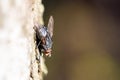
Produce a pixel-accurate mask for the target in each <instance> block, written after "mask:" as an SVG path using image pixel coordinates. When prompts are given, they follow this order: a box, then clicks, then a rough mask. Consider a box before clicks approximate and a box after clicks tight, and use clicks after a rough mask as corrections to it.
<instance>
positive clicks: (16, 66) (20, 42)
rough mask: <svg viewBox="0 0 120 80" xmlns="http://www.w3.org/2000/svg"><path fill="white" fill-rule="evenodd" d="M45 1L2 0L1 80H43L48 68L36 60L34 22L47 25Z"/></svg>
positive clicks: (0, 2)
mask: <svg viewBox="0 0 120 80" xmlns="http://www.w3.org/2000/svg"><path fill="white" fill-rule="evenodd" d="M43 11H44V6H43V5H42V3H41V0H1V1H0V80H43V74H47V68H46V66H45V64H44V59H43V57H41V58H40V60H41V61H38V60H37V59H36V57H37V56H38V53H37V52H36V48H35V47H36V45H35V37H34V35H35V34H34V33H35V32H34V30H33V26H34V23H36V22H37V23H40V24H43V19H42V16H43Z"/></svg>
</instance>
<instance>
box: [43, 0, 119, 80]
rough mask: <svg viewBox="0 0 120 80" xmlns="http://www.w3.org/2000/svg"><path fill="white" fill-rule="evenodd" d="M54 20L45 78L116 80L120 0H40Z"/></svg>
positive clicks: (61, 79)
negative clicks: (51, 48)
mask: <svg viewBox="0 0 120 80" xmlns="http://www.w3.org/2000/svg"><path fill="white" fill-rule="evenodd" d="M43 4H44V6H45V12H44V21H45V24H47V22H48V18H49V16H50V15H53V17H54V20H55V26H54V36H53V43H54V44H53V52H52V53H53V54H52V57H51V58H46V65H47V67H48V70H49V72H48V75H47V76H46V77H45V80H120V27H119V26H120V23H119V21H120V10H119V9H120V1H119V0H43Z"/></svg>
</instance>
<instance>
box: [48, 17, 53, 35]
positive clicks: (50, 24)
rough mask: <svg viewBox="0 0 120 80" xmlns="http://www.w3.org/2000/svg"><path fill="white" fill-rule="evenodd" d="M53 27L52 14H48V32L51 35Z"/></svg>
mask: <svg viewBox="0 0 120 80" xmlns="http://www.w3.org/2000/svg"><path fill="white" fill-rule="evenodd" d="M53 27H54V19H53V16H50V18H49V21H48V32H49V33H50V36H51V37H52V36H53Z"/></svg>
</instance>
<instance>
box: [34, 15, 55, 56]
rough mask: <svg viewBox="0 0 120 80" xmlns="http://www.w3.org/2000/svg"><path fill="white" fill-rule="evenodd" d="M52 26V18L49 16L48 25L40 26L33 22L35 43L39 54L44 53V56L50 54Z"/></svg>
mask: <svg viewBox="0 0 120 80" xmlns="http://www.w3.org/2000/svg"><path fill="white" fill-rule="evenodd" d="M53 26H54V20H53V17H52V16H51V17H50V18H49V22H48V26H47V27H45V26H42V25H39V24H35V26H34V30H35V32H36V43H37V47H38V49H39V52H40V54H42V53H43V54H45V55H46V56H49V57H50V56H51V51H52V44H53V42H52V36H53Z"/></svg>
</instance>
